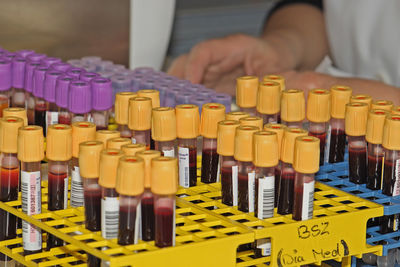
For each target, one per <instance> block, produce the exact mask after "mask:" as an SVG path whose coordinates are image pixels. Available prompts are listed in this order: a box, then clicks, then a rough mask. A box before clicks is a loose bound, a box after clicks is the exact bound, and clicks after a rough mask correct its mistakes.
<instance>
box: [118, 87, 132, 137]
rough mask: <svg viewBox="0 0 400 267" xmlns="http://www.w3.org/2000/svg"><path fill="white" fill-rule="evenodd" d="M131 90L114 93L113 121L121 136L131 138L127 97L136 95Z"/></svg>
mask: <svg viewBox="0 0 400 267" xmlns="http://www.w3.org/2000/svg"><path fill="white" fill-rule="evenodd" d="M136 96H137V94H136V93H133V92H120V93H117V94H116V95H115V122H116V123H117V125H118V131H119V132H120V133H121V137H125V138H132V131H131V130H130V129H129V128H128V116H129V112H128V108H129V99H130V98H133V97H136Z"/></svg>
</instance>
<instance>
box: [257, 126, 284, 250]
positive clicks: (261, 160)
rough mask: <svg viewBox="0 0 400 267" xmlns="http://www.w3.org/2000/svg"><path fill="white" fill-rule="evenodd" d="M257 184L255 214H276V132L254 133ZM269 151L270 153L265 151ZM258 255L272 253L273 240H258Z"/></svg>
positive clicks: (277, 149)
mask: <svg viewBox="0 0 400 267" xmlns="http://www.w3.org/2000/svg"><path fill="white" fill-rule="evenodd" d="M253 139H254V158H253V164H254V166H255V185H254V189H255V190H254V203H255V204H254V205H255V207H254V216H255V217H257V218H258V219H260V220H263V219H267V218H271V217H273V216H274V196H275V167H276V166H277V165H278V163H279V148H278V137H277V134H276V133H275V132H270V131H259V132H256V133H255V134H254V137H253ZM266 151H268V153H265V152H266ZM254 254H255V256H256V257H265V256H270V255H271V240H270V239H269V238H262V239H259V240H256V242H255V250H254Z"/></svg>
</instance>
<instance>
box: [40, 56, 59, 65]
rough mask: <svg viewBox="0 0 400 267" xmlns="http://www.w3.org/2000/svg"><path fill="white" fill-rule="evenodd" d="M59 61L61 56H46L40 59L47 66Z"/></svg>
mask: <svg viewBox="0 0 400 267" xmlns="http://www.w3.org/2000/svg"><path fill="white" fill-rule="evenodd" d="M60 62H61V58H58V57H48V58H45V59H43V60H42V63H43V64H44V65H46V66H47V67H50V66H51V65H53V64H55V63H60Z"/></svg>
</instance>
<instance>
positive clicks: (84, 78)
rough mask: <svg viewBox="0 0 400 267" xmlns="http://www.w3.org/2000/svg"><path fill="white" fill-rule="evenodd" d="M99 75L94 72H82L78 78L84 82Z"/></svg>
mask: <svg viewBox="0 0 400 267" xmlns="http://www.w3.org/2000/svg"><path fill="white" fill-rule="evenodd" d="M99 76H100V75H99V74H97V73H95V72H84V73H81V75H80V76H79V80H81V81H85V82H90V81H91V80H93V79H94V78H96V77H99Z"/></svg>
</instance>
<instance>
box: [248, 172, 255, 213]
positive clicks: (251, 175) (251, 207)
mask: <svg viewBox="0 0 400 267" xmlns="http://www.w3.org/2000/svg"><path fill="white" fill-rule="evenodd" d="M247 177H248V184H247V186H248V191H249V194H248V196H249V212H254V185H255V180H256V173H255V172H250V173H248V175H247Z"/></svg>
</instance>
